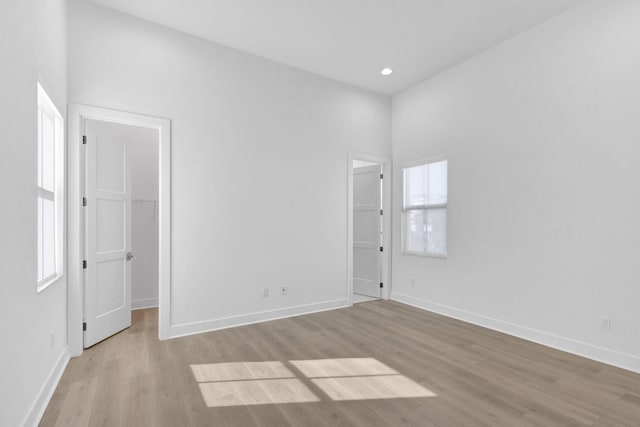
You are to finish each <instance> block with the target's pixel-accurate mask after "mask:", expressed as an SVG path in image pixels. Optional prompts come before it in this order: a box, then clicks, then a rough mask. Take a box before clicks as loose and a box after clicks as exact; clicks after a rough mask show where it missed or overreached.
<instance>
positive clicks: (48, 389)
mask: <svg viewBox="0 0 640 427" xmlns="http://www.w3.org/2000/svg"><path fill="white" fill-rule="evenodd" d="M69 359H70V356H69V347H67V346H65V347H64V348H63V349H62V352H61V353H60V356H59V357H58V360H57V361H56V363H55V364H54V365H53V369H51V372H49V375H48V376H47V379H46V380H45V382H44V384H42V387H41V388H40V391H39V392H38V396H37V397H36V399H35V400H34V401H33V404H32V405H31V408H29V412H27V416H26V417H25V419H24V421H23V422H22V425H23V426H25V427H28V426H37V425H38V424H40V421H41V420H42V416H43V415H44V411H45V410H46V409H47V406H48V405H49V401H50V400H51V397H52V396H53V392H55V391H56V387H57V386H58V383H59V382H60V378H62V374H63V373H64V370H65V368H66V367H67V363H69Z"/></svg>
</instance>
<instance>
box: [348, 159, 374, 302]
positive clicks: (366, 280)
mask: <svg viewBox="0 0 640 427" xmlns="http://www.w3.org/2000/svg"><path fill="white" fill-rule="evenodd" d="M380 170H381V168H380V165H373V166H364V167H359V168H355V169H354V170H353V292H354V293H356V294H361V295H367V296H370V297H375V298H380V276H381V274H380V268H381V259H380V246H381V245H380V242H381V233H380V232H381V228H380V227H381V216H380V188H381V187H380Z"/></svg>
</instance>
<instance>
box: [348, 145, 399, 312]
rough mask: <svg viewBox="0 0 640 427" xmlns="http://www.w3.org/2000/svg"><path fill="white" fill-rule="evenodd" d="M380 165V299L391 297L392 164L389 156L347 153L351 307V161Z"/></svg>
mask: <svg viewBox="0 0 640 427" xmlns="http://www.w3.org/2000/svg"><path fill="white" fill-rule="evenodd" d="M354 160H362V161H365V162H375V163H380V165H381V170H382V174H383V176H384V179H383V180H382V185H383V187H382V210H383V213H384V215H383V216H382V247H383V248H384V251H383V256H382V276H381V278H382V283H383V284H384V285H383V287H382V299H389V298H390V295H391V245H392V243H391V242H392V240H391V235H392V226H393V225H392V224H393V222H392V214H391V212H392V208H391V206H392V204H391V203H392V199H393V197H392V193H391V191H392V188H393V187H392V178H393V173H392V172H393V162H392V160H391V157H389V156H380V155H377V154H368V153H358V152H349V153H348V155H347V298H348V299H349V301H350V304H351V305H353V301H351V300H352V298H353V161H354Z"/></svg>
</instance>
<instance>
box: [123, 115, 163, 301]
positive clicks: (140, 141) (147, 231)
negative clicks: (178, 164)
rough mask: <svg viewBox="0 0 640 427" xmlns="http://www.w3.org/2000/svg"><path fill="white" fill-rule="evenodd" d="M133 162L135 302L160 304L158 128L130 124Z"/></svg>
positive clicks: (133, 292)
mask: <svg viewBox="0 0 640 427" xmlns="http://www.w3.org/2000/svg"><path fill="white" fill-rule="evenodd" d="M125 128H126V132H127V134H128V135H129V136H130V138H131V139H130V141H129V143H128V144H127V150H128V153H129V159H130V162H131V197H132V212H131V215H132V223H133V224H132V225H133V226H132V229H133V230H132V239H131V240H132V241H131V245H132V248H131V249H132V252H133V254H134V258H133V259H132V260H131V263H132V264H131V277H132V280H131V306H132V308H134V309H136V308H145V307H155V306H157V305H158V213H159V212H158V182H159V180H158V154H159V145H158V138H159V135H158V131H157V130H156V129H150V128H143V127H136V126H126V127H125Z"/></svg>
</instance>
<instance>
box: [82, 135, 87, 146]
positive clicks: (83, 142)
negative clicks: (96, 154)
mask: <svg viewBox="0 0 640 427" xmlns="http://www.w3.org/2000/svg"><path fill="white" fill-rule="evenodd" d="M86 143H87V135H82V144H86Z"/></svg>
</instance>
